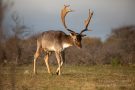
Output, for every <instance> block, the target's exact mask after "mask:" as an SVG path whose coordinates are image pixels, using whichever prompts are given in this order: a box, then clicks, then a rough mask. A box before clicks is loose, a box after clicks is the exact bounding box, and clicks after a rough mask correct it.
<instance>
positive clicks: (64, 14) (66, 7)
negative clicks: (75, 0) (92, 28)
mask: <svg viewBox="0 0 135 90" xmlns="http://www.w3.org/2000/svg"><path fill="white" fill-rule="evenodd" d="M69 6H70V5H64V8H63V9H62V10H61V20H62V23H63V25H64V27H65V29H66V30H68V31H69V32H74V31H72V30H71V29H68V28H67V26H66V23H65V17H66V15H67V14H68V13H69V12H72V11H73V10H71V9H69V8H68V7H69Z"/></svg>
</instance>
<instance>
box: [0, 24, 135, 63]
mask: <svg viewBox="0 0 135 90" xmlns="http://www.w3.org/2000/svg"><path fill="white" fill-rule="evenodd" d="M1 31H2V30H1ZM1 36H2V35H1ZM0 41H1V42H0V63H1V64H2V65H6V64H10V63H15V64H18V65H20V64H32V62H33V56H34V53H35V51H36V37H35V36H33V37H31V38H28V39H25V40H23V39H20V38H19V37H17V35H15V36H13V37H10V38H9V39H7V40H5V41H3V39H2V37H1V38H0ZM82 44H83V48H82V49H78V48H76V47H70V48H67V49H66V50H65V63H66V64H77V65H81V64H84V65H97V64H112V65H129V64H134V63H135V26H126V27H121V28H117V29H114V30H112V32H111V34H110V36H108V38H107V39H106V41H104V42H102V41H101V40H100V38H92V37H86V38H84V39H83V40H82ZM44 54H45V53H43V54H42V55H41V57H40V58H39V60H40V61H41V60H42V62H44V61H43V56H44ZM50 59H51V60H50V63H53V64H56V60H55V56H54V55H51V58H50Z"/></svg>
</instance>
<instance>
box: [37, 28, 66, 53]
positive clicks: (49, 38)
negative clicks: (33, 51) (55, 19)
mask: <svg viewBox="0 0 135 90" xmlns="http://www.w3.org/2000/svg"><path fill="white" fill-rule="evenodd" d="M66 37H67V35H66V34H65V33H64V32H62V31H53V30H51V31H45V32H43V33H42V34H41V35H40V36H39V38H38V39H37V44H38V46H40V47H42V48H43V49H46V50H50V51H55V50H56V49H57V50H59V49H62V44H63V41H64V39H65V38H66Z"/></svg>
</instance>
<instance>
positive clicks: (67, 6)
mask: <svg viewBox="0 0 135 90" xmlns="http://www.w3.org/2000/svg"><path fill="white" fill-rule="evenodd" d="M72 11H73V10H71V9H69V5H64V8H63V9H62V10H61V20H62V23H63V25H64V27H65V29H66V30H68V31H69V32H70V33H75V32H74V31H73V30H71V29H69V28H67V26H66V23H65V17H66V15H67V14H68V13H69V12H72ZM92 16H93V11H91V10H90V9H89V16H88V19H87V20H85V21H84V25H85V29H83V30H82V31H81V32H80V35H82V33H83V32H85V31H91V30H89V29H88V26H89V23H90V20H91V18H92Z"/></svg>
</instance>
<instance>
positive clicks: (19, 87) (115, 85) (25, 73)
mask: <svg viewBox="0 0 135 90" xmlns="http://www.w3.org/2000/svg"><path fill="white" fill-rule="evenodd" d="M0 68H1V69H0V90H135V66H133V65H131V66H111V65H98V66H97V65H96V66H91V65H89V66H84V65H82V66H81V65H80V66H75V65H64V66H63V69H62V75H61V76H57V75H56V74H55V70H56V66H52V67H51V69H52V72H53V74H48V73H47V69H46V67H45V66H40V65H39V66H38V67H37V71H38V74H37V75H33V72H32V65H25V66H14V65H10V66H4V67H3V66H0Z"/></svg>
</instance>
